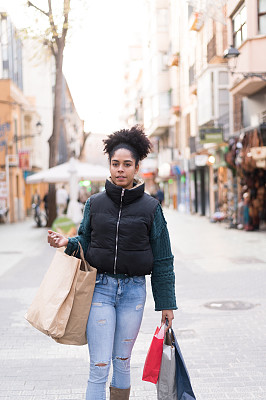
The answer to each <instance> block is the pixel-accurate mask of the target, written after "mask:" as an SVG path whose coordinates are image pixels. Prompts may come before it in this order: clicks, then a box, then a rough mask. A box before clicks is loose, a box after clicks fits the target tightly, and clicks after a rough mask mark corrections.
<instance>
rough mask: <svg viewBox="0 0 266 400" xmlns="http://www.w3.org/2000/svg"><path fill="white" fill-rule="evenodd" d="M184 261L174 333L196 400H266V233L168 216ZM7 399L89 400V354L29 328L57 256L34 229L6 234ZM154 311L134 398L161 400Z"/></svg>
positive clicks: (2, 281) (0, 376)
mask: <svg viewBox="0 0 266 400" xmlns="http://www.w3.org/2000/svg"><path fill="white" fill-rule="evenodd" d="M165 216H166V219H167V221H168V227H169V230H170V237H171V243H172V249H173V252H174V255H175V273H176V297H177V304H178V306H179V310H177V311H176V312H175V320H174V325H173V327H174V331H175V333H176V336H177V338H178V341H179V345H180V347H181V350H182V352H183V356H184V359H185V361H186V364H187V367H188V371H189V373H190V376H191V380H192V386H193V389H194V392H195V394H196V398H197V400H208V399H210V400H224V399H227V400H229V399H232V400H245V399H248V400H251V399H255V400H259V399H263V400H266V363H265V360H266V347H265V339H266V333H265V332H266V313H265V306H266V283H265V282H266V245H265V243H266V232H244V231H236V230H228V229H226V227H225V225H223V224H222V225H219V224H211V223H210V222H209V221H208V220H207V219H205V218H204V217H198V216H191V215H184V214H180V213H177V212H175V211H172V210H165ZM0 238H1V241H0V243H1V244H0V301H1V308H0V313H1V325H0V337H1V339H0V359H1V366H0V399H6V400H17V399H20V400H33V399H34V400H42V399H46V400H59V399H61V400H66V399H71V400H78V399H84V398H85V389H86V380H87V376H88V352H87V348H86V346H83V347H74V346H65V345H60V344H57V343H55V342H53V341H52V339H50V338H48V337H46V336H45V335H43V334H41V333H40V332H38V331H37V330H35V329H34V328H32V327H31V326H30V325H29V324H28V322H27V321H26V320H25V319H24V314H25V312H26V310H27V308H28V306H29V305H30V303H31V301H32V299H33V297H34V294H35V293H36V290H37V288H38V286H39V284H40V282H41V280H42V277H43V275H44V273H45V271H46V269H47V267H48V266H49V263H50V260H51V259H52V257H53V254H54V249H52V248H50V247H49V246H48V245H47V243H46V229H44V228H39V229H37V228H35V227H34V222H33V221H32V220H27V221H26V222H23V223H19V224H13V225H0ZM147 293H148V296H147V303H146V308H145V314H144V319H143V323H142V326H141V330H140V334H139V336H138V339H137V342H136V345H135V348H134V350H133V355H132V361H131V365H132V392H131V398H132V399H134V398H138V399H139V400H140V399H142V400H156V398H157V397H156V387H155V386H154V385H153V384H150V383H146V382H142V381H141V376H142V369H143V364H144V360H145V357H146V354H147V351H148V347H149V344H150V342H151V339H152V335H153V332H154V330H155V328H156V325H157V324H159V323H160V313H157V312H155V311H154V303H153V298H152V294H151V289H150V279H149V278H147Z"/></svg>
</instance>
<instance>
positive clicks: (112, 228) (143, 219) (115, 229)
mask: <svg viewBox="0 0 266 400" xmlns="http://www.w3.org/2000/svg"><path fill="white" fill-rule="evenodd" d="M105 189H106V190H105V191H104V192H102V193H98V194H96V195H93V196H91V198H90V226H91V242H90V244H89V247H88V251H87V254H86V259H87V260H88V262H89V263H90V264H91V265H92V266H93V267H95V268H97V270H98V272H101V273H105V272H107V273H111V274H127V275H128V276H134V275H139V276H141V275H148V274H150V273H151V270H152V265H153V255H152V250H151V246H150V241H149V233H150V230H151V227H152V223H153V218H154V214H155V210H156V207H157V205H158V201H157V200H156V199H154V198H153V197H151V196H149V195H148V194H146V193H144V183H142V182H141V183H139V184H137V185H136V186H135V187H133V188H132V189H130V190H129V189H122V188H121V187H119V186H116V185H114V184H113V183H112V182H111V181H110V180H107V181H106V184H105Z"/></svg>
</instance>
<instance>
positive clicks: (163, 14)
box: [157, 8, 169, 32]
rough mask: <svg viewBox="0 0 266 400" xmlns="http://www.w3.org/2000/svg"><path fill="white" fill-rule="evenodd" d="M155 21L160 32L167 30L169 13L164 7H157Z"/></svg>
mask: <svg viewBox="0 0 266 400" xmlns="http://www.w3.org/2000/svg"><path fill="white" fill-rule="evenodd" d="M157 23H158V30H159V31H160V32H162V31H167V30H168V26H169V15H168V10H167V9H166V8H159V9H158V10H157Z"/></svg>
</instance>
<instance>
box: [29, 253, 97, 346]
mask: <svg viewBox="0 0 266 400" xmlns="http://www.w3.org/2000/svg"><path fill="white" fill-rule="evenodd" d="M80 254H81V257H82V260H80V259H78V258H75V257H70V256H68V255H67V254H65V253H64V250H63V249H57V250H56V253H55V256H54V258H53V260H52V263H51V265H50V267H49V269H48V271H47V273H46V274H45V276H44V279H43V281H42V283H41V286H40V288H39V289H38V292H37V294H36V296H35V298H34V300H33V302H32V304H31V306H30V308H29V310H28V312H27V314H26V315H25V318H26V319H27V320H28V321H29V322H30V323H31V324H32V325H33V326H34V327H35V328H36V329H38V330H40V331H41V332H43V333H45V334H46V335H48V336H51V337H52V338H53V339H55V340H56V341H58V342H59V343H64V344H75V345H82V344H85V343H86V342H87V341H86V324H87V319H88V316H89V312H90V305H91V300H92V295H93V291H94V286H95V279H96V273H97V270H96V269H95V268H93V267H91V266H90V265H89V264H88V263H87V261H86V260H85V259H84V255H83V251H82V248H81V246H80ZM82 269H84V271H83V270H82ZM60 338H61V341H60V340H59V339H60Z"/></svg>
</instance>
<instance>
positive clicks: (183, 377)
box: [172, 330, 196, 400]
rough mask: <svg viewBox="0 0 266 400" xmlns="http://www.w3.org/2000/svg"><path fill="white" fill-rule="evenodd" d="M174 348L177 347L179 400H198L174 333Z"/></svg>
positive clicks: (176, 361)
mask: <svg viewBox="0 0 266 400" xmlns="http://www.w3.org/2000/svg"><path fill="white" fill-rule="evenodd" d="M172 332H173V337H174V343H173V344H174V346H175V363H176V385H177V399H178V400H196V396H195V394H194V392H193V389H192V386H191V382H190V378H189V375H188V371H187V368H186V365H185V361H184V358H183V356H182V353H181V350H180V347H179V345H178V343H177V340H176V337H175V334H174V331H173V330H172Z"/></svg>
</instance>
